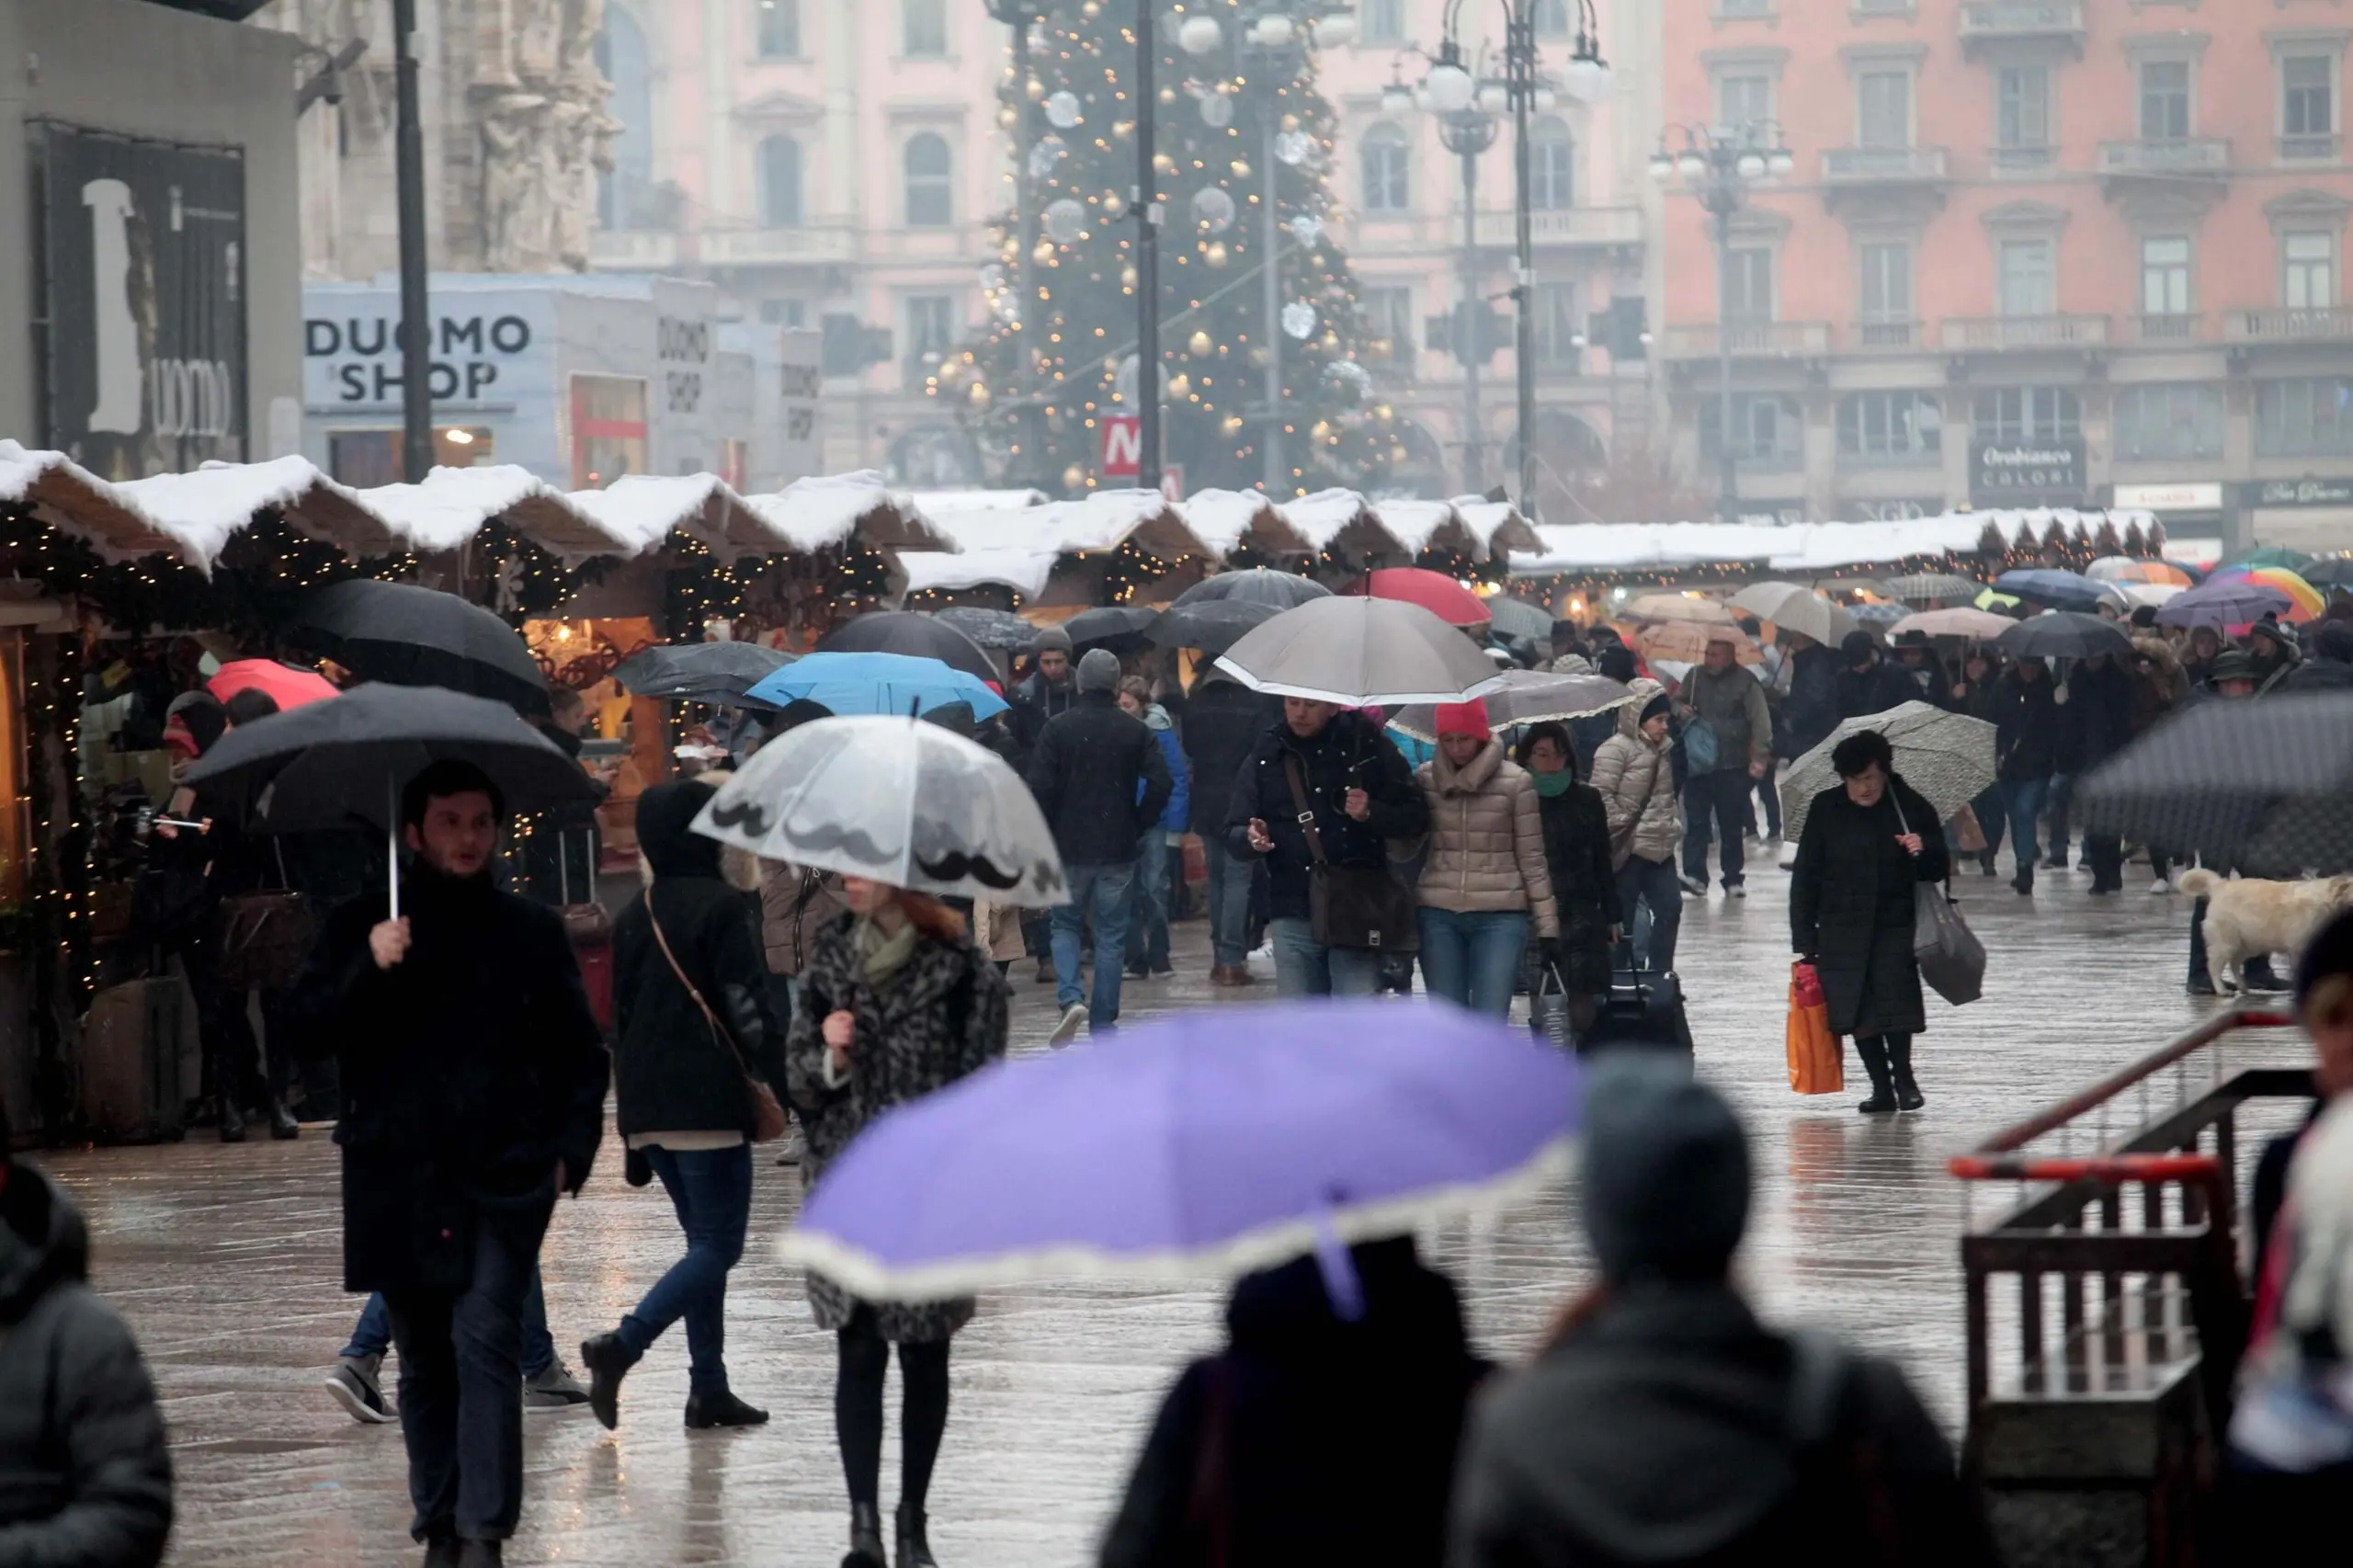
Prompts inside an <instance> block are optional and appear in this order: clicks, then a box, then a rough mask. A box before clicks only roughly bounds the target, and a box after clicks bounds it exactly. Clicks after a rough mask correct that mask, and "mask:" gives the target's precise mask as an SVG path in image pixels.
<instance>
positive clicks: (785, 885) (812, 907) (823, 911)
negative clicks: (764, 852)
mask: <svg viewBox="0 0 2353 1568" xmlns="http://www.w3.org/2000/svg"><path fill="white" fill-rule="evenodd" d="M848 913H849V905H848V904H847V903H843V902H842V880H841V878H839V877H837V876H835V875H834V873H833V872H831V871H806V870H803V869H801V868H800V867H798V866H789V865H787V864H785V863H784V862H783V861H781V860H763V861H761V862H760V945H761V946H762V947H764V948H765V949H767V960H768V972H769V973H770V974H785V975H797V974H799V973H800V972H801V970H802V968H803V967H805V966H806V965H807V964H808V962H809V954H810V951H811V949H813V947H814V946H815V944H816V940H817V933H818V932H819V931H821V930H823V929H824V928H825V927H826V926H830V925H832V924H833V923H834V922H835V921H836V920H838V919H840V918H841V917H842V916H843V915H847V914H848Z"/></svg>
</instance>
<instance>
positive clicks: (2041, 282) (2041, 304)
mask: <svg viewBox="0 0 2353 1568" xmlns="http://www.w3.org/2000/svg"><path fill="white" fill-rule="evenodd" d="M2051 253H2052V242H2051V241H2049V240H2004V241H2002V242H2001V243H2000V244H1999V245H1998V246H1996V248H1995V264H1996V268H1997V277H1996V279H1995V281H1996V285H1997V287H1998V288H1999V290H2000V293H2001V299H2000V304H2001V312H2002V314H2004V315H2006V316H2048V315H2055V314H2057V313H2058V305H2057V302H2056V296H2057V289H2056V286H2055V280H2054V278H2052V256H2051Z"/></svg>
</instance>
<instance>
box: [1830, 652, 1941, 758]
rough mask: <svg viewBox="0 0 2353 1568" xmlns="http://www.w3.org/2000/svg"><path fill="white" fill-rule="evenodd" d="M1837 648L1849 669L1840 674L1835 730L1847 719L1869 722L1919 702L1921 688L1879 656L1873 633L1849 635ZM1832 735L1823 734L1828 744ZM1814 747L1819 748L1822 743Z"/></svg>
mask: <svg viewBox="0 0 2353 1568" xmlns="http://www.w3.org/2000/svg"><path fill="white" fill-rule="evenodd" d="M1838 648H1839V652H1840V653H1842V654H1843V655H1844V656H1845V659H1846V667H1845V668H1844V669H1841V670H1840V671H1839V672H1838V674H1837V680H1836V692H1837V703H1838V717H1837V719H1836V721H1834V722H1833V723H1832V725H1831V728H1832V729H1836V727H1837V725H1838V724H1839V723H1843V722H1846V721H1847V720H1848V719H1868V718H1870V716H1871V715H1872V714H1874V713H1884V712H1886V711H1887V710H1889V709H1891V708H1897V707H1901V706H1902V705H1903V704H1904V703H1906V702H1910V701H1913V700H1915V699H1916V698H1917V696H1918V694H1919V688H1918V687H1916V686H1915V685H1914V684H1913V683H1912V677H1911V676H1907V675H1905V674H1904V672H1903V671H1902V670H1900V669H1898V668H1896V667H1895V666H1894V665H1891V664H1889V663H1888V662H1887V661H1886V660H1885V659H1883V658H1881V656H1880V651H1879V644H1878V643H1877V642H1873V641H1872V640H1871V634H1870V632H1868V631H1849V632H1848V633H1847V640H1846V641H1845V642H1841V643H1840V644H1839V645H1838ZM1829 733H1830V732H1829V731H1828V730H1825V731H1824V732H1823V739H1824V740H1827V739H1828V738H1829ZM1814 744H1816V745H1819V744H1821V742H1820V741H1817V742H1815V743H1814ZM1808 749H1811V748H1808Z"/></svg>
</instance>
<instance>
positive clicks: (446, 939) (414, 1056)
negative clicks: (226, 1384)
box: [289, 761, 610, 1568]
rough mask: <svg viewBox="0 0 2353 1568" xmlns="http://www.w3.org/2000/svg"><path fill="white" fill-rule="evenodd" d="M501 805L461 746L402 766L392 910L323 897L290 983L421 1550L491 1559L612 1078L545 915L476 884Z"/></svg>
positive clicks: (485, 879)
mask: <svg viewBox="0 0 2353 1568" xmlns="http://www.w3.org/2000/svg"><path fill="white" fill-rule="evenodd" d="M505 820H506V805H505V801H504V798H503V796H502V794H501V792H500V790H499V789H498V786H497V785H496V784H495V783H494V781H493V780H492V779H491V778H490V777H489V776H488V775H487V774H485V773H483V771H482V770H481V769H480V768H478V767H474V766H473V765H472V764H471V763H466V762H459V761H443V762H437V763H433V764H431V765H430V766H428V767H426V768H425V770H424V771H423V772H421V773H419V774H417V775H416V776H415V778H411V779H410V780H409V781H408V785H407V788H406V789H405V790H403V791H402V795H401V821H402V824H403V836H404V838H405V840H406V842H407V845H408V847H409V850H410V851H411V853H412V855H413V857H414V859H413V860H412V862H411V869H410V870H409V872H408V873H407V875H406V877H405V878H404V882H403V886H402V896H403V909H404V914H403V915H402V916H401V917H400V918H398V919H387V918H385V917H384V911H383V910H382V909H381V907H379V906H378V905H377V904H376V903H375V902H374V900H373V899H372V898H369V899H364V900H355V901H354V902H353V903H348V904H346V905H345V906H343V907H342V908H341V909H339V910H337V911H336V912H335V914H334V915H332V916H331V917H330V918H329V919H328V921H327V924H326V927H325V929H324V931H323V932H322V933H321V936H320V938H319V941H318V945H317V946H316V947H315V948H314V949H313V951H312V954H311V958H310V960H309V962H308V964H307V965H306V966H305V968H304V971H303V973H302V976H301V979H300V980H299V981H298V982H297V983H296V984H295V987H294V991H293V994H292V995H291V997H290V1001H289V1011H290V1014H291V1015H292V1016H293V1017H294V1019H295V1020H296V1021H297V1023H298V1025H299V1026H300V1027H301V1029H302V1033H303V1036H304V1040H305V1042H306V1043H307V1044H308V1045H309V1046H310V1048H311V1049H313V1050H314V1051H325V1050H332V1051H335V1052H336V1053H337V1054H338V1055H339V1057H340V1060H341V1063H342V1070H343V1084H344V1092H345V1096H346V1104H345V1115H344V1119H343V1121H342V1122H341V1124H340V1125H339V1126H338V1127H337V1128H336V1130H335V1141H336V1142H339V1143H341V1144H342V1145H343V1167H344V1171H343V1201H344V1286H345V1288H346V1289H347V1290H381V1291H382V1292H383V1293H384V1298H385V1301H386V1303H387V1305H388V1306H389V1307H390V1308H391V1310H392V1335H393V1339H394V1341H395V1343H396V1344H397V1345H398V1346H399V1347H400V1358H401V1390H400V1414H401V1432H402V1437H403V1438H404V1440H405V1442H406V1444H407V1448H408V1457H409V1495H410V1498H411V1501H412V1502H413V1503H414V1505H415V1520H414V1523H413V1524H412V1525H411V1527H410V1528H411V1533H412V1534H414V1535H415V1538H416V1539H417V1540H422V1541H426V1542H427V1543H428V1549H427V1551H426V1558H425V1561H426V1563H427V1564H428V1565H429V1568H461V1565H462V1568H486V1565H488V1564H494V1563H497V1562H501V1561H502V1560H503V1559H502V1552H503V1550H504V1549H503V1545H502V1543H503V1542H504V1541H505V1540H506V1539H507V1538H508V1537H509V1536H511V1535H513V1534H514V1531H515V1526H516V1521H517V1518H518V1517H520V1515H521V1513H522V1506H523V1428H522V1419H523V1411H522V1401H521V1399H520V1398H519V1397H518V1395H517V1388H518V1387H519V1386H520V1384H521V1381H522V1331H521V1318H522V1313H523V1303H524V1299H525V1297H526V1296H527V1295H528V1294H529V1290H530V1286H531V1278H532V1270H533V1267H534V1266H535V1265H536V1263H537V1261H538V1258H539V1251H540V1239H541V1237H542V1236H543V1235H544V1234H545V1233H546V1230H547V1225H548V1221H549V1219H550V1217H551V1214H552V1212H553V1210H554V1206H555V1199H556V1195H557V1194H558V1193H559V1192H573V1193H577V1192H578V1191H579V1190H580V1186H581V1184H582V1183H583V1182H584V1181H585V1180H586V1179H587V1176H588V1168H589V1165H591V1163H592V1162H593V1161H594V1160H595V1158H596V1154H597V1143H598V1142H599V1141H600V1140H601V1138H602V1136H603V1133H604V1100H605V1088H606V1085H607V1082H608V1078H609V1075H610V1063H609V1062H608V1058H607V1056H606V1053H605V1048H604V1045H603V1043H602V1040H601V1037H600V1035H599V1032H598V1030H597V1020H596V1018H595V1017H594V1016H593V1015H592V1014H591V1013H590V1012H589V1008H588V998H587V995H586V993H585V991H584V990H583V988H582V985H581V981H580V969H579V965H578V963H577V962H576V961H575V960H574V958H573V955H572V949H571V947H570V946H569V944H568V943H567V942H566V941H565V938H564V934H563V923H562V921H561V920H560V919H559V918H558V916H557V915H556V914H555V912H554V911H552V910H550V909H547V908H545V907H543V906H541V905H540V904H537V903H532V902H530V901H529V900H527V899H524V898H520V897H517V896H516V895H514V894H511V893H506V892H500V891H499V890H498V889H497V888H496V887H495V886H494V885H493V883H492V881H491V876H490V866H491V860H492V857H493V856H494V853H495V851H496V848H497V845H498V835H499V830H500V828H501V826H502V825H503V824H504V822H505Z"/></svg>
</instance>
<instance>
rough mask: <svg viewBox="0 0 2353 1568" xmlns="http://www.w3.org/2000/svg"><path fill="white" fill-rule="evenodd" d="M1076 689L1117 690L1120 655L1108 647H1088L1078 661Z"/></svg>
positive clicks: (1118, 687)
mask: <svg viewBox="0 0 2353 1568" xmlns="http://www.w3.org/2000/svg"><path fill="white" fill-rule="evenodd" d="M1064 641H1068V639H1064ZM1078 689H1079V690H1081V691H1117V690H1119V689H1120V655H1119V654H1117V653H1113V652H1111V650H1110V649H1108V648H1089V649H1088V650H1087V651H1086V657H1085V658H1083V659H1081V660H1079V662H1078Z"/></svg>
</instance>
